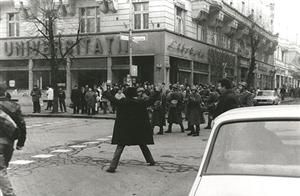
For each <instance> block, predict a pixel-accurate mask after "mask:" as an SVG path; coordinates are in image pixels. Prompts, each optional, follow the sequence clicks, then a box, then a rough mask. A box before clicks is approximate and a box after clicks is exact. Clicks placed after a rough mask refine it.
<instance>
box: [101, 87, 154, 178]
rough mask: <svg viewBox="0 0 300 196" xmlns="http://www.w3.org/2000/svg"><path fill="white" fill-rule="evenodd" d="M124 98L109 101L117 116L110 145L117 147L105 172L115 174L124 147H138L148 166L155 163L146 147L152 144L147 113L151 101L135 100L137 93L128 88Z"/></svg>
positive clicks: (151, 133) (133, 89) (111, 98)
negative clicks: (112, 104)
mask: <svg viewBox="0 0 300 196" xmlns="http://www.w3.org/2000/svg"><path fill="white" fill-rule="evenodd" d="M125 96H126V98H123V99H120V100H117V99H115V98H113V97H112V96H110V97H108V98H109V99H110V101H112V102H113V103H114V104H116V107H117V116H116V120H115V125H114V130H113V137H112V144H114V145H117V147H116V150H115V153H114V155H113V159H112V161H111V163H110V166H109V168H108V169H107V170H106V171H107V172H111V173H113V172H115V170H116V168H117V166H118V163H119V160H120V157H121V154H122V152H123V150H124V148H125V146H132V145H139V146H140V149H141V151H142V153H143V155H144V157H145V159H146V162H147V163H149V165H150V166H152V165H155V161H154V159H153V157H152V155H151V152H150V150H149V148H148V146H147V145H151V144H154V141H153V132H152V128H151V124H150V120H149V116H148V113H147V107H148V106H150V105H151V104H152V102H153V101H152V99H150V100H149V99H148V100H146V99H137V91H136V89H135V88H133V87H130V88H128V89H127V91H126V93H125Z"/></svg>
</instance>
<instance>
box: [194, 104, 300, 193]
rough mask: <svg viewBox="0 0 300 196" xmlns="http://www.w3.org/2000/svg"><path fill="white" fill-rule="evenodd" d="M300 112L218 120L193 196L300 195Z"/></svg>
mask: <svg viewBox="0 0 300 196" xmlns="http://www.w3.org/2000/svg"><path fill="white" fill-rule="evenodd" d="M299 184H300V106H295V105H293V106H288V105H285V106H284V105H279V106H272V107H270V106H261V107H247V108H238V109H233V110H230V111H228V112H225V113H223V114H222V115H220V116H219V117H217V118H216V119H215V123H214V125H213V128H212V131H211V135H210V138H209V140H208V143H207V146H206V150H205V152H204V155H203V159H202V163H201V166H200V169H199V172H198V174H197V177H196V179H195V181H194V184H193V186H192V188H191V191H190V193H189V196H253V195H261V196H262V195H263V196H282V195H289V196H298V195H300V189H299Z"/></svg>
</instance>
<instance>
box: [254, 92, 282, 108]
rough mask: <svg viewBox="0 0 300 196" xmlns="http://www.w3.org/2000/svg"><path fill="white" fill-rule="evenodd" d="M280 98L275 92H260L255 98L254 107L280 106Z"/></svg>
mask: <svg viewBox="0 0 300 196" xmlns="http://www.w3.org/2000/svg"><path fill="white" fill-rule="evenodd" d="M279 103H280V97H279V95H278V93H277V92H276V91H275V90H260V91H258V92H257V95H256V96H255V97H254V105H278V104H279Z"/></svg>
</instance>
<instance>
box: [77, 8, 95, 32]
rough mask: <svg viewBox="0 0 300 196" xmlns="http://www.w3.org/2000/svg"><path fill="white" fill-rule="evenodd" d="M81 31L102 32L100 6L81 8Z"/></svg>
mask: <svg viewBox="0 0 300 196" xmlns="http://www.w3.org/2000/svg"><path fill="white" fill-rule="evenodd" d="M79 12H80V32H81V33H96V32H100V9H99V7H87V8H80V10H79Z"/></svg>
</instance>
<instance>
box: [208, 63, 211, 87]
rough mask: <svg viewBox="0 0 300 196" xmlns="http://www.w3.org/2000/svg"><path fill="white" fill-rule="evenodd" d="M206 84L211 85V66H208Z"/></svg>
mask: <svg viewBox="0 0 300 196" xmlns="http://www.w3.org/2000/svg"><path fill="white" fill-rule="evenodd" d="M208 84H211V64H210V63H209V64H208Z"/></svg>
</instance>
